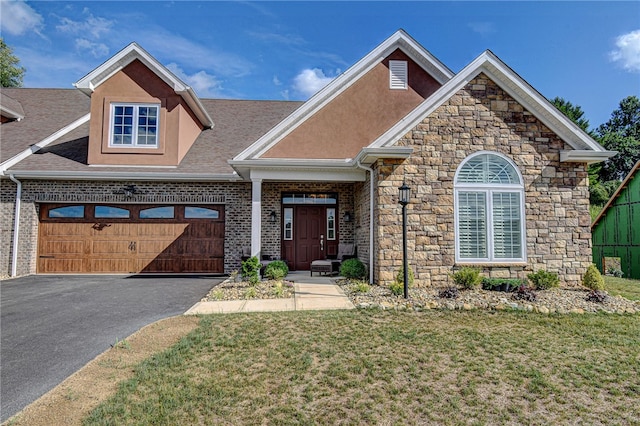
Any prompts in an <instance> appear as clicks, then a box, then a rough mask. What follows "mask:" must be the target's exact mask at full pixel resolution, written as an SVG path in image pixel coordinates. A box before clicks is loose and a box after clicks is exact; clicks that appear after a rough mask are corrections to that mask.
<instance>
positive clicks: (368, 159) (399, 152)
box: [353, 146, 413, 165]
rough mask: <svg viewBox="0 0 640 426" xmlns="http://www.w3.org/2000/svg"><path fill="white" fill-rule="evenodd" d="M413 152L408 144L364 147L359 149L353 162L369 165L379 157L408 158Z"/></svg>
mask: <svg viewBox="0 0 640 426" xmlns="http://www.w3.org/2000/svg"><path fill="white" fill-rule="evenodd" d="M412 153H413V148H412V147H410V146H390V147H383V148H371V147H366V148H363V149H361V150H360V152H359V153H358V155H357V156H356V157H355V158H354V159H353V163H354V164H358V163H360V164H365V165H371V164H373V163H374V162H376V161H377V160H378V159H380V158H400V159H405V158H409V157H410V156H411V154H412Z"/></svg>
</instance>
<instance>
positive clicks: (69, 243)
mask: <svg viewBox="0 0 640 426" xmlns="http://www.w3.org/2000/svg"><path fill="white" fill-rule="evenodd" d="M84 246H85V242H84V241H83V240H80V241H78V240H49V241H47V242H46V243H44V244H42V246H41V250H40V255H45V256H46V255H49V254H55V253H65V254H83V253H84V250H85V248H84Z"/></svg>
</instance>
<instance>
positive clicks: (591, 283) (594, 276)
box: [582, 264, 604, 290]
mask: <svg viewBox="0 0 640 426" xmlns="http://www.w3.org/2000/svg"><path fill="white" fill-rule="evenodd" d="M582 285H583V286H585V287H587V288H588V289H591V290H604V278H602V275H601V274H600V271H598V268H596V265H594V264H591V266H589V267H588V268H587V272H585V274H584V277H582Z"/></svg>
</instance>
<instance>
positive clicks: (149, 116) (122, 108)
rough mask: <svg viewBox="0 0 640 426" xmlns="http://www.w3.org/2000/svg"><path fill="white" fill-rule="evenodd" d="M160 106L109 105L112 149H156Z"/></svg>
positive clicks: (110, 143)
mask: <svg viewBox="0 0 640 426" xmlns="http://www.w3.org/2000/svg"><path fill="white" fill-rule="evenodd" d="M159 116H160V105H154V104H111V136H110V140H109V145H110V146H112V147H136V148H144V147H149V148H156V147H157V146H158V128H159V127H158V118H159Z"/></svg>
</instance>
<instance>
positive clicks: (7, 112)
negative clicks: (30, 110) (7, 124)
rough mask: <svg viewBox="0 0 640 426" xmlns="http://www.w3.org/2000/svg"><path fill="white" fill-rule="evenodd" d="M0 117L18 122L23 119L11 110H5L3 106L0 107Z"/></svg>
mask: <svg viewBox="0 0 640 426" xmlns="http://www.w3.org/2000/svg"><path fill="white" fill-rule="evenodd" d="M0 115H3V116H5V117H7V118H13V119H15V120H18V121H20V120H22V119H23V118H24V115H23V114H20V113H18V112H16V111H14V110H12V109H10V108H7V107H6V106H4V105H0Z"/></svg>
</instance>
